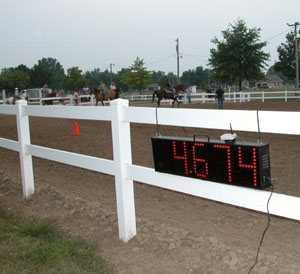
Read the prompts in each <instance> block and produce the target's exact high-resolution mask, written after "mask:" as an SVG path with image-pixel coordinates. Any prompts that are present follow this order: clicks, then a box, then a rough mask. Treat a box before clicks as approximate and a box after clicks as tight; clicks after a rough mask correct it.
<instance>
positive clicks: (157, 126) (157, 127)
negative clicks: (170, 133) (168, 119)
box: [155, 107, 161, 137]
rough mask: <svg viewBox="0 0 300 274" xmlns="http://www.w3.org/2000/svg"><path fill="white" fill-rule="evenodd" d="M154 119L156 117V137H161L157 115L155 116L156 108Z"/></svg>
mask: <svg viewBox="0 0 300 274" xmlns="http://www.w3.org/2000/svg"><path fill="white" fill-rule="evenodd" d="M155 117H156V136H159V137H160V136H161V135H160V131H159V124H158V115H157V107H156V108H155Z"/></svg>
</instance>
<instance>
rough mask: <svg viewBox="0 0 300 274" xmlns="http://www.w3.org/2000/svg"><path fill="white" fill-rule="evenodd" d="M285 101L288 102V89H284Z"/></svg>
mask: <svg viewBox="0 0 300 274" xmlns="http://www.w3.org/2000/svg"><path fill="white" fill-rule="evenodd" d="M284 101H285V102H287V91H286V90H285V91H284Z"/></svg>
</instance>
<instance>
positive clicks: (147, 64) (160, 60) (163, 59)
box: [145, 53, 175, 66]
mask: <svg viewBox="0 0 300 274" xmlns="http://www.w3.org/2000/svg"><path fill="white" fill-rule="evenodd" d="M173 56H175V53H173V54H171V55H169V56H167V57H165V58H162V59H159V60H157V61H154V62H151V63H146V64H145V65H146V66H150V65H153V64H156V63H159V62H162V61H165V60H167V59H169V58H170V57H173Z"/></svg>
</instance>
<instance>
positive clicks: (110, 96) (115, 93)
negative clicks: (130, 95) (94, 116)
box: [91, 87, 121, 106]
mask: <svg viewBox="0 0 300 274" xmlns="http://www.w3.org/2000/svg"><path fill="white" fill-rule="evenodd" d="M120 91H121V88H120V87H117V88H116V89H115V90H112V89H110V90H107V91H106V92H105V95H104V94H103V91H102V90H99V89H97V88H93V89H91V93H94V94H95V97H96V106H97V105H98V102H99V101H100V102H101V104H102V106H104V101H108V100H114V99H117V98H119V97H120Z"/></svg>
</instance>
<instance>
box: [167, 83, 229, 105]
mask: <svg viewBox="0 0 300 274" xmlns="http://www.w3.org/2000/svg"><path fill="white" fill-rule="evenodd" d="M166 91H167V92H171V93H172V95H173V96H175V88H174V86H173V84H172V82H171V79H170V78H168V79H167V83H166ZM185 92H186V97H187V99H188V102H189V104H191V103H192V98H191V93H192V87H191V86H190V85H187V87H186V90H185ZM212 92H214V93H215V95H214V97H215V99H216V100H217V101H218V106H219V109H223V108H224V90H223V89H222V87H221V86H220V85H219V86H218V88H217V89H216V90H215V89H214V88H213V89H212Z"/></svg>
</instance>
